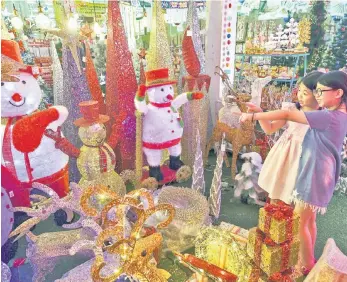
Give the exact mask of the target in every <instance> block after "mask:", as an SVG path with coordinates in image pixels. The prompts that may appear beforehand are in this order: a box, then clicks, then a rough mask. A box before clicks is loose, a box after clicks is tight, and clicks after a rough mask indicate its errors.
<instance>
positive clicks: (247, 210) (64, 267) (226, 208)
mask: <svg viewBox="0 0 347 282" xmlns="http://www.w3.org/2000/svg"><path fill="white" fill-rule="evenodd" d="M215 161H216V157H215V156H214V155H213V154H210V157H209V163H210V164H211V165H210V166H208V167H207V168H206V170H205V180H206V187H210V185H211V182H212V177H213V169H214V165H215ZM238 165H239V166H240V165H241V163H238ZM222 181H223V182H227V183H229V186H228V187H227V188H224V189H223V192H222V207H221V214H220V218H219V220H220V221H226V222H230V223H233V224H235V225H238V226H240V227H243V228H247V229H249V228H251V227H254V226H256V225H257V223H258V210H259V207H258V206H256V205H248V204H243V203H241V202H240V201H238V200H235V199H232V198H233V187H232V185H231V179H230V169H229V168H226V167H224V169H223V176H222ZM190 185H191V182H190V181H189V182H187V183H182V184H175V186H183V187H190ZM207 193H208V191H207ZM317 226H318V236H317V244H316V249H315V255H316V258H319V256H320V255H321V254H322V251H323V248H324V245H325V243H326V241H327V239H328V238H333V239H334V240H335V241H336V244H337V245H338V247H339V248H340V249H341V250H342V252H344V253H345V254H347V196H345V195H339V194H336V195H334V197H333V199H332V201H331V203H330V205H329V208H328V212H327V213H326V214H325V215H324V216H321V215H318V216H317ZM58 230H61V228H59V227H57V226H55V224H54V222H53V220H52V218H49V219H48V220H46V221H45V222H42V223H40V224H38V225H37V227H36V229H35V230H34V233H35V234H40V233H43V232H52V231H58ZM19 243H20V244H19V248H18V251H17V254H16V257H25V249H26V245H27V243H26V240H25V239H24V238H22V239H21V240H20V242H19ZM85 260H86V258H83V257H81V256H74V257H66V258H64V259H63V260H60V262H59V264H57V266H56V268H55V270H54V271H53V272H52V273H50V274H49V275H48V276H47V279H46V281H49V282H51V281H54V280H55V279H58V278H60V277H61V276H62V275H63V274H64V273H65V272H67V271H68V270H70V269H72V268H73V267H75V266H77V265H79V264H80V263H82V262H84V261H85ZM165 264H166V263H165V262H164V266H165ZM168 268H170V267H168ZM20 271H24V272H27V276H26V277H28V276H30V272H31V270H30V267H29V266H27V267H26V268H22V269H21V270H20ZM23 275H24V276H23ZM23 275H22V277H25V274H24V273H23ZM175 277H176V278H175V279H171V281H177V282H179V281H183V280H181V279H180V278H179V276H175ZM26 279H28V278H25V280H21V281H23V282H24V281H25V282H27V281H30V280H26ZM182 279H183V278H182Z"/></svg>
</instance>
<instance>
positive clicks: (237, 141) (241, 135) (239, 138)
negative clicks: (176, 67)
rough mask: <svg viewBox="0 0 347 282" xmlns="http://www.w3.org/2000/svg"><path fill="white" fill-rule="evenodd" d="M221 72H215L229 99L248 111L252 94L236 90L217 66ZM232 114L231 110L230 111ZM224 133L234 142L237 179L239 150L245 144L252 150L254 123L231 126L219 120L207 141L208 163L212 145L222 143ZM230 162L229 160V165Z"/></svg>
mask: <svg viewBox="0 0 347 282" xmlns="http://www.w3.org/2000/svg"><path fill="white" fill-rule="evenodd" d="M216 69H217V70H218V71H219V72H217V71H216V72H215V74H216V75H218V76H220V77H221V79H222V82H223V84H224V87H225V89H226V91H227V95H228V97H229V100H230V101H232V102H235V103H236V105H237V106H238V108H239V109H240V111H241V112H246V111H247V107H246V105H245V103H246V102H249V101H250V100H251V98H252V97H251V96H250V95H249V94H244V93H240V94H239V93H237V92H236V91H234V89H233V86H232V84H231V82H230V79H229V77H228V75H227V74H226V73H225V72H224V71H223V70H222V69H221V68H220V67H216ZM230 114H231V112H230ZM223 134H225V140H226V141H227V142H229V143H230V144H232V149H233V157H232V162H231V178H232V179H235V175H236V169H237V168H236V161H237V156H238V154H239V152H240V151H241V149H242V147H243V146H246V148H247V151H248V152H249V151H250V147H251V144H252V143H253V139H254V123H252V122H245V123H243V124H240V125H239V126H238V127H231V126H229V125H227V124H225V123H223V122H220V121H218V122H217V124H216V126H215V127H214V129H213V133H212V136H211V138H210V140H209V141H208V143H207V146H206V151H205V156H204V162H205V164H206V163H207V160H208V153H209V151H210V149H211V147H212V146H213V145H214V144H215V143H216V142H218V143H220V142H221V141H222V138H223ZM228 163H229V162H227V165H228Z"/></svg>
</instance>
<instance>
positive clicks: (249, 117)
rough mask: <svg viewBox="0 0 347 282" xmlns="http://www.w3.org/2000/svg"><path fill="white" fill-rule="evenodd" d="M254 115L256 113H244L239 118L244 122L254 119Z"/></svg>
mask: <svg viewBox="0 0 347 282" xmlns="http://www.w3.org/2000/svg"><path fill="white" fill-rule="evenodd" d="M253 115H254V113H250V114H249V113H242V114H241V116H240V119H239V122H240V123H244V122H246V121H253Z"/></svg>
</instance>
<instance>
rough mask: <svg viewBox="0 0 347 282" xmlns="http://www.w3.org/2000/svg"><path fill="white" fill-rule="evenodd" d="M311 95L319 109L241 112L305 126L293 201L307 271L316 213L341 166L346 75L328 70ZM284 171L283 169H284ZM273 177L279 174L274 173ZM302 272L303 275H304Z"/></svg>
mask: <svg viewBox="0 0 347 282" xmlns="http://www.w3.org/2000/svg"><path fill="white" fill-rule="evenodd" d="M314 95H315V97H316V100H317V102H318V104H319V106H320V107H323V108H325V109H324V110H321V111H310V112H303V111H284V110H278V111H271V112H268V113H244V114H242V115H241V117H240V121H241V122H245V121H247V120H250V121H252V120H287V121H294V122H298V123H302V124H307V125H309V127H310V128H309V129H308V130H307V132H306V134H305V138H304V140H303V143H302V154H301V157H300V160H299V167H298V172H297V176H296V179H295V188H296V190H295V191H294V195H293V196H294V202H295V203H296V210H297V212H299V214H300V217H301V220H300V258H301V263H302V266H303V267H304V269H305V271H304V272H306V273H307V272H308V271H309V270H311V268H312V267H313V266H314V245H315V241H316V212H317V211H320V212H322V213H324V212H325V210H326V208H327V206H328V203H329V202H330V200H331V197H332V195H333V192H334V188H335V185H336V182H337V180H338V177H339V174H340V169H341V155H340V153H341V149H342V144H343V139H344V137H345V136H346V133H347V113H346V104H347V74H346V73H344V72H342V71H332V72H329V73H327V74H324V75H322V76H321V77H320V78H319V79H318V84H317V88H316V90H315V91H314ZM284 173H285V172H284ZM273 177H281V176H280V175H274V176H273ZM306 273H305V274H306Z"/></svg>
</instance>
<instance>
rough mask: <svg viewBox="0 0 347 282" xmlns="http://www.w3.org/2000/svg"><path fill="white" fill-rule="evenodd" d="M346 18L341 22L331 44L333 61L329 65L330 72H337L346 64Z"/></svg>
mask: <svg viewBox="0 0 347 282" xmlns="http://www.w3.org/2000/svg"><path fill="white" fill-rule="evenodd" d="M346 46H347V17H344V18H343V19H342V21H341V25H340V26H339V27H338V29H337V32H336V34H335V37H334V40H333V43H332V47H331V49H332V53H333V56H334V58H333V60H332V61H331V62H330V63H331V70H338V69H340V68H343V67H344V66H345V65H346V64H347V52H346Z"/></svg>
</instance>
